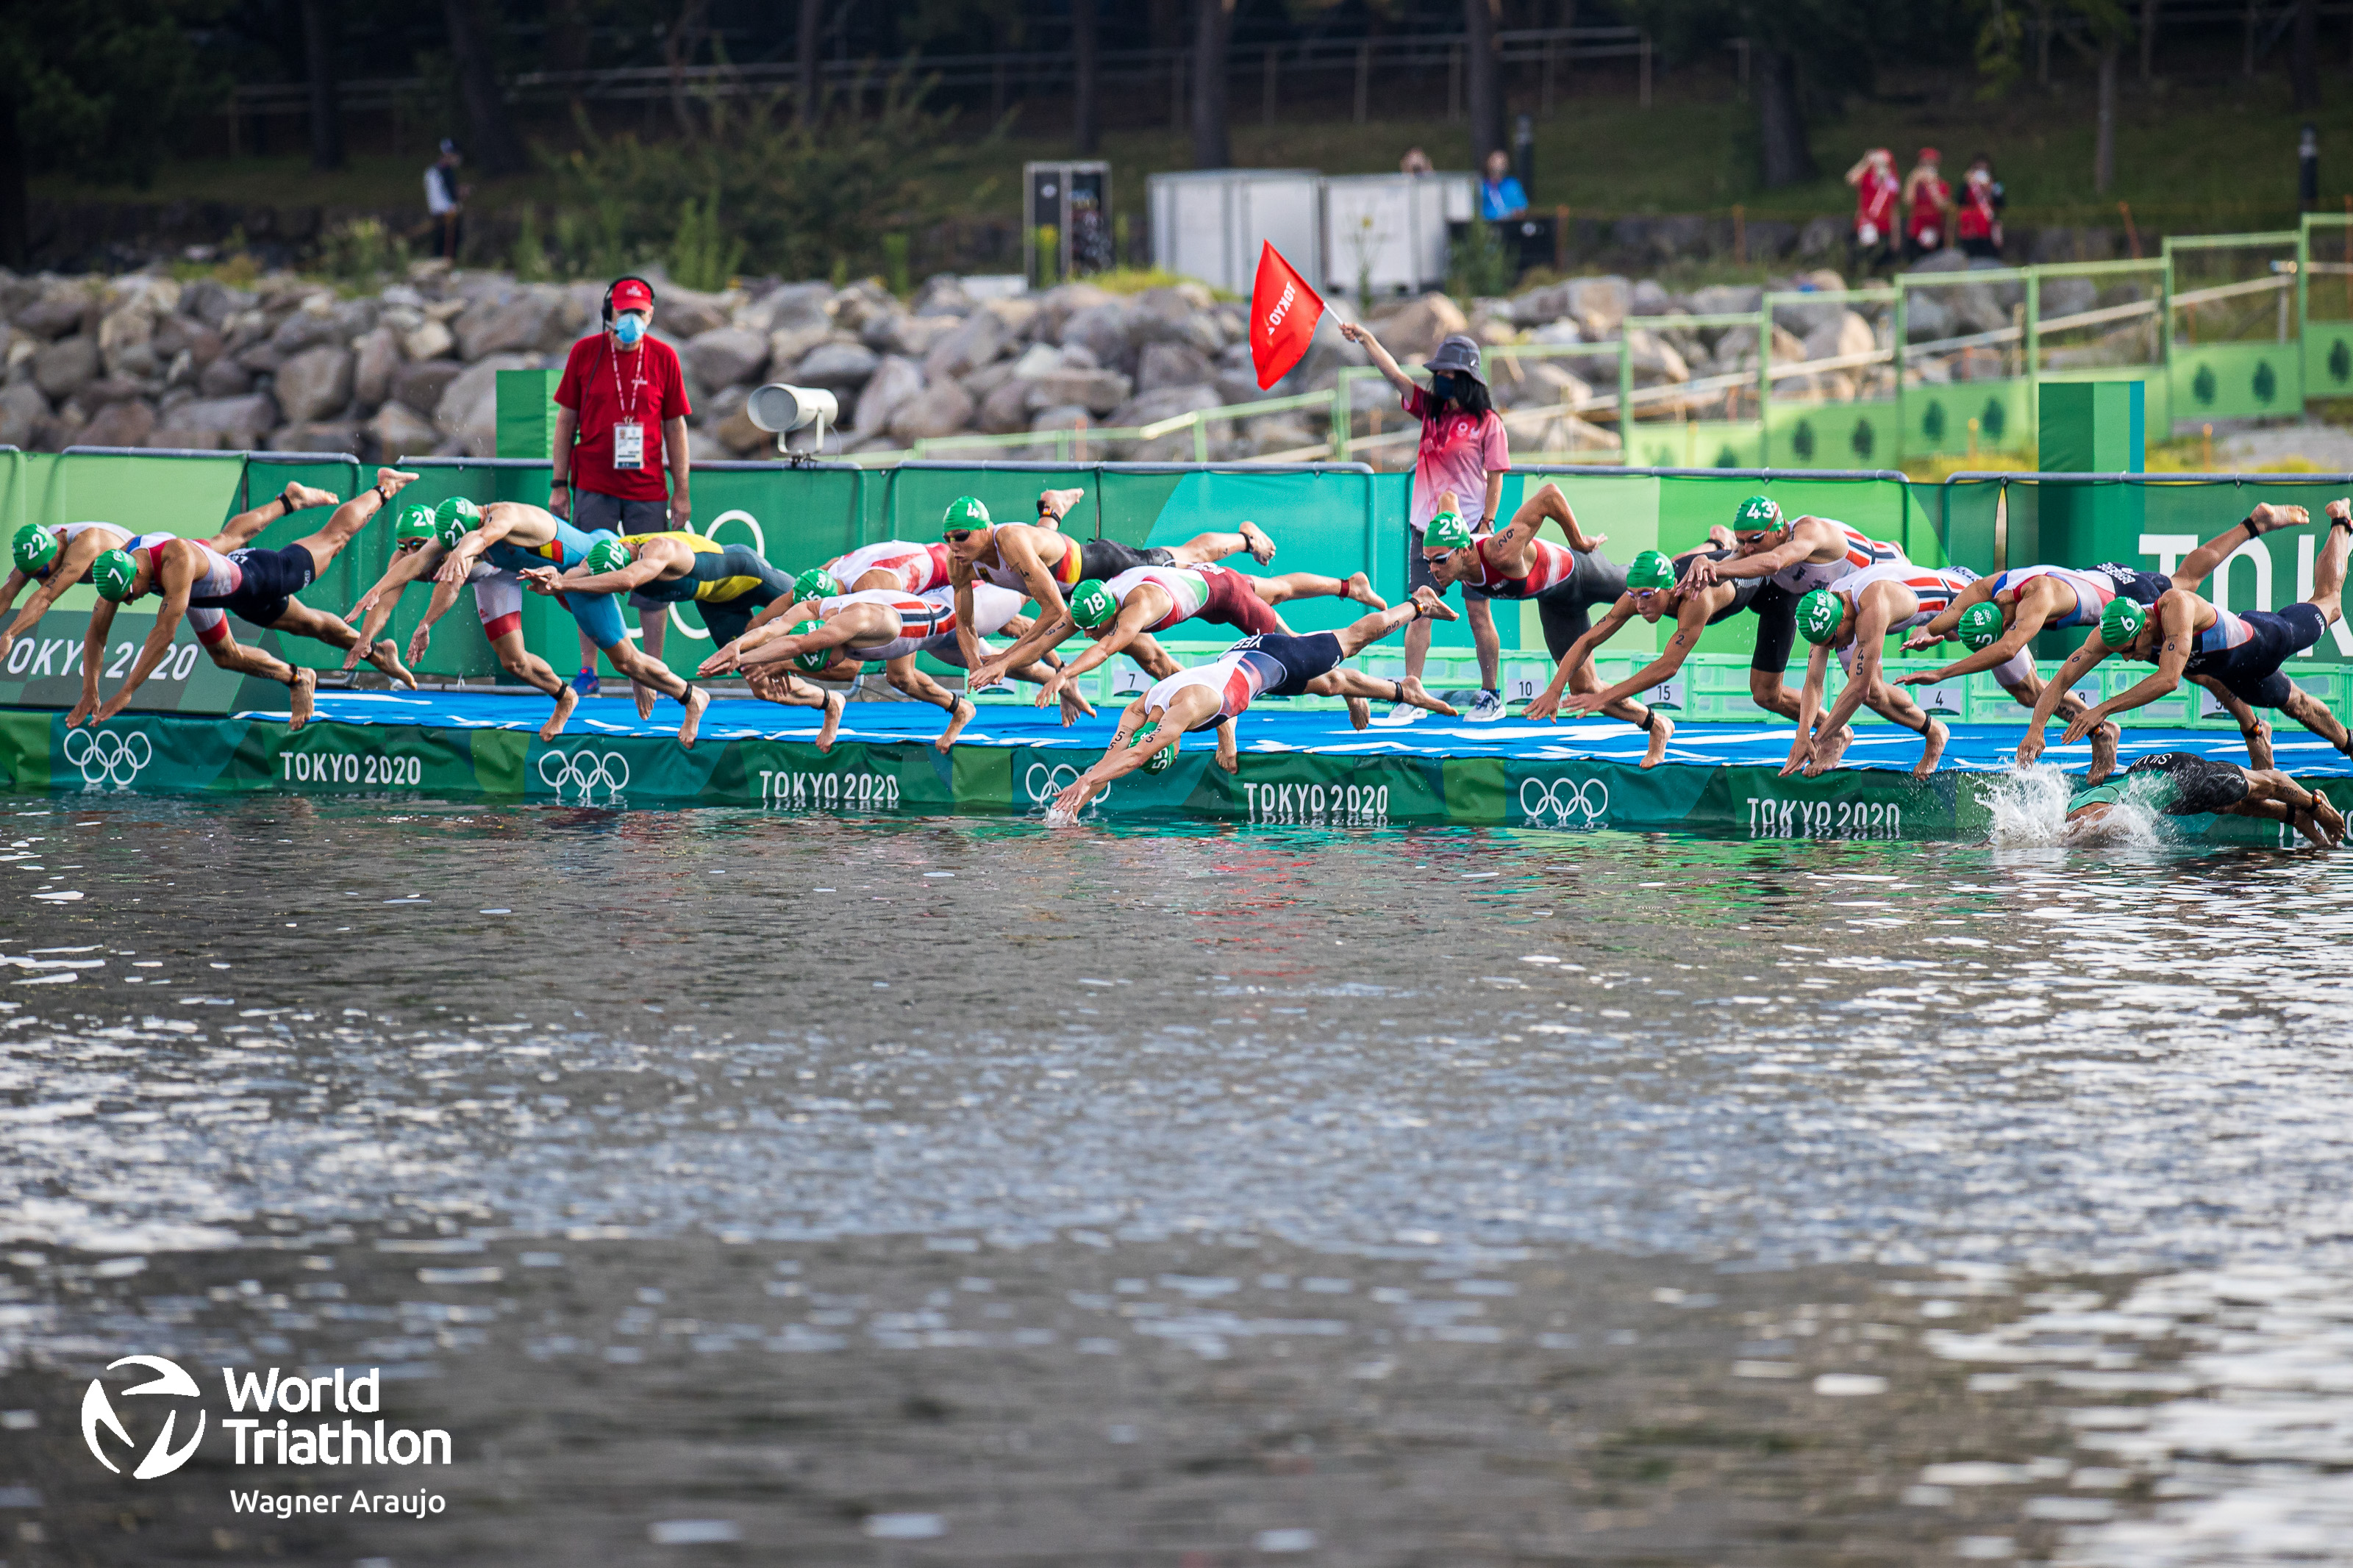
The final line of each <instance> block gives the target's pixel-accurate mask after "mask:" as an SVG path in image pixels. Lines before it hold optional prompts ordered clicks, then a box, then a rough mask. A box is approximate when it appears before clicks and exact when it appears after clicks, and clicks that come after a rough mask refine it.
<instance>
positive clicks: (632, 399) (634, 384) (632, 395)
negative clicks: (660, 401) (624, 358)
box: [613, 343, 646, 424]
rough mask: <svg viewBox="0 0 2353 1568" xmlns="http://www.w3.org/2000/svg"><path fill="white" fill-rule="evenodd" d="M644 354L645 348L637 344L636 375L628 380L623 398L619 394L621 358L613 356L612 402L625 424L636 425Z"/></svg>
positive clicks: (643, 374) (644, 382) (644, 376)
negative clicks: (625, 394)
mask: <svg viewBox="0 0 2353 1568" xmlns="http://www.w3.org/2000/svg"><path fill="white" fill-rule="evenodd" d="M645 352H646V351H645V346H644V345H643V344H642V343H641V344H639V345H638V350H637V353H638V374H636V375H634V376H632V377H630V379H629V389H628V395H627V396H623V395H622V392H621V356H620V355H619V354H615V355H613V401H614V402H615V403H617V404H618V405H620V408H621V419H622V422H623V423H625V424H634V423H636V416H637V411H638V396H637V395H638V393H639V392H640V391H642V390H643V389H644V387H645V384H646V361H645Z"/></svg>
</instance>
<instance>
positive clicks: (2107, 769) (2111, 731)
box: [2084, 724, 2124, 784]
mask: <svg viewBox="0 0 2353 1568" xmlns="http://www.w3.org/2000/svg"><path fill="white" fill-rule="evenodd" d="M2123 739H2124V732H2123V731H2120V730H2118V729H2117V728H2116V726H2115V725H2114V724H2103V725H2101V726H2100V727H2099V728H2098V729H2096V730H2094V731H2092V771H2091V772H2090V773H2087V774H2085V775H2084V783H2086V784H2097V783H2099V782H2100V781H2101V780H2102V779H2104V778H2106V777H2107V776H2108V775H2109V774H2110V773H2114V772H2116V742H2118V741H2121V740H2123Z"/></svg>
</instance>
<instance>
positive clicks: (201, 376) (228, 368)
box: [196, 359, 253, 397]
mask: <svg viewBox="0 0 2353 1568" xmlns="http://www.w3.org/2000/svg"><path fill="white" fill-rule="evenodd" d="M252 390H253V373H252V372H251V371H249V370H248V369H246V368H245V366H243V365H241V364H239V363H237V361H235V360H233V359H216V360H215V361H213V363H210V364H208V365H206V366H205V368H204V369H203V370H201V371H199V372H197V373H196V391H197V393H198V395H201V396H205V397H241V396H243V395H245V394H247V393H248V392H251V391H252Z"/></svg>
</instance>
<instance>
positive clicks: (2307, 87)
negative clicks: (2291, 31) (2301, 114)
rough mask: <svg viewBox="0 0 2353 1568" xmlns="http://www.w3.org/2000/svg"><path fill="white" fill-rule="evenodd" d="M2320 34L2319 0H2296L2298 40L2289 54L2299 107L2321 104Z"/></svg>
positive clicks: (2314, 107) (2315, 106) (2296, 36)
mask: <svg viewBox="0 0 2353 1568" xmlns="http://www.w3.org/2000/svg"><path fill="white" fill-rule="evenodd" d="M2319 34H2320V4H2319V0H2295V43H2294V47H2292V48H2291V49H2290V51H2289V54H2288V59H2287V75H2288V80H2289V81H2290V82H2291V83H2293V84H2294V86H2295V107H2296V108H2297V109H2299V110H2308V109H2317V108H2319V107H2320V58H2319V57H2320V37H2319Z"/></svg>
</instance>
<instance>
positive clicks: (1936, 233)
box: [1904, 147, 1953, 261]
mask: <svg viewBox="0 0 2353 1568" xmlns="http://www.w3.org/2000/svg"><path fill="white" fill-rule="evenodd" d="M1941 163H1942V160H1941V159H1940V157H1939V155H1938V154H1937V152H1936V149H1935V148H1934V147H1923V148H1921V149H1920V161H1919V162H1918V163H1915V164H1914V165H1912V172H1911V173H1910V174H1906V175H1905V176H1904V210H1905V215H1906V216H1905V226H1904V254H1905V257H1906V258H1908V259H1910V260H1913V261H1917V260H1919V259H1920V258H1922V257H1924V256H1926V255H1929V254H1931V253H1932V252H1935V251H1938V250H1941V249H1943V248H1944V247H1945V242H1946V241H1947V240H1948V239H1950V238H1951V237H1952V235H1953V227H1952V222H1951V219H1950V217H1949V216H1948V215H1949V214H1950V213H1951V211H1952V206H1953V187H1952V186H1951V185H1949V184H1946V183H1945V176H1944V173H1943V170H1942V167H1941Z"/></svg>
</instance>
